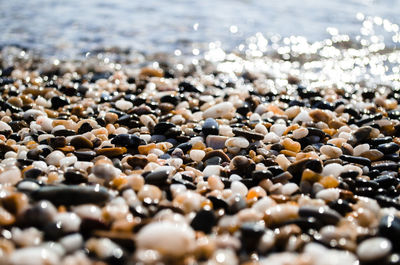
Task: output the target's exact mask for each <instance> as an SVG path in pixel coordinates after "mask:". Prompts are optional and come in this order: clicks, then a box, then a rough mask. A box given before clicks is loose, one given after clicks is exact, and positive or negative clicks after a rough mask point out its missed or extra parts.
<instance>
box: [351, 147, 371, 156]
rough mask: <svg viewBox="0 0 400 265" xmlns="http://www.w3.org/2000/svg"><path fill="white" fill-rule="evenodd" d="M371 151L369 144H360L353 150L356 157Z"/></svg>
mask: <svg viewBox="0 0 400 265" xmlns="http://www.w3.org/2000/svg"><path fill="white" fill-rule="evenodd" d="M368 150H369V144H359V145H357V146H356V147H354V149H353V155H354V156H360V155H361V154H362V153H364V152H367V151H368Z"/></svg>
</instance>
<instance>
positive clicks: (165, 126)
mask: <svg viewBox="0 0 400 265" xmlns="http://www.w3.org/2000/svg"><path fill="white" fill-rule="evenodd" d="M175 127H176V125H175V124H173V123H171V122H159V123H157V124H156V125H155V126H154V131H153V134H157V135H165V134H166V133H167V132H168V130H170V129H172V128H175Z"/></svg>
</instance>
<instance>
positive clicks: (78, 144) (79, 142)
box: [70, 135, 93, 149]
mask: <svg viewBox="0 0 400 265" xmlns="http://www.w3.org/2000/svg"><path fill="white" fill-rule="evenodd" d="M70 145H72V146H73V147H75V149H82V148H88V149H92V148H93V143H92V142H91V141H90V140H89V139H88V138H86V137H84V136H82V135H77V136H74V137H73V138H72V139H71V142H70Z"/></svg>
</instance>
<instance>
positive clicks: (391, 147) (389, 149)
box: [377, 143, 400, 154]
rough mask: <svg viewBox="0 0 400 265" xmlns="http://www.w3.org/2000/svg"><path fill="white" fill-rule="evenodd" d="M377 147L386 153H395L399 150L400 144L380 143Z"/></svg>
mask: <svg viewBox="0 0 400 265" xmlns="http://www.w3.org/2000/svg"><path fill="white" fill-rule="evenodd" d="M377 149H378V150H379V151H381V152H382V153H384V154H393V153H395V152H397V151H399V149H400V146H399V145H398V144H396V143H386V144H380V145H378V147H377Z"/></svg>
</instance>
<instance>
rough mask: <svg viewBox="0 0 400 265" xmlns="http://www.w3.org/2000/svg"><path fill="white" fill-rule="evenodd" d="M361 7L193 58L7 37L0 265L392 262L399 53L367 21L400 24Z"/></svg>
mask: <svg viewBox="0 0 400 265" xmlns="http://www.w3.org/2000/svg"><path fill="white" fill-rule="evenodd" d="M360 19H362V20H363V23H362V25H363V26H362V29H364V32H365V34H364V37H362V38H359V39H356V40H355V39H353V38H352V37H349V36H348V35H344V34H339V32H336V31H335V30H333V29H331V31H330V34H331V36H330V37H329V38H327V39H324V40H322V41H316V42H309V41H307V40H306V39H305V38H303V37H287V38H276V37H271V38H269V37H267V36H265V35H263V34H256V35H254V36H252V37H250V38H249V39H247V40H246V41H245V42H244V44H242V45H241V46H240V45H239V48H237V49H232V50H226V49H223V48H222V47H221V45H220V44H219V43H218V42H217V43H209V45H208V47H207V48H205V49H203V50H201V51H199V50H197V49H196V52H194V53H192V54H191V55H185V54H184V55H182V54H181V53H180V51H179V52H177V51H176V50H175V51H174V52H170V53H168V52H167V53H165V52H163V53H161V52H157V53H139V52H135V51H132V50H125V49H118V48H104V49H101V50H97V51H92V52H90V53H87V54H86V55H85V56H84V58H80V59H77V58H73V59H62V58H54V57H51V56H42V55H38V54H37V53H35V52H34V50H32V49H27V48H24V47H19V46H18V45H6V46H3V47H2V48H1V50H0V65H1V68H0V91H1V99H0V264H7V265H30V264H32V265H59V264H61V265H75V264H76V265H78V264H79V265H91V264H95V265H105V264H129V265H133V264H143V265H153V264H154V265H155V264H157V265H161V264H165V265H169V264H177V265H180V264H182V265H194V264H199V265H203V264H204V265H225V264H226V265H235V264H243V265H275V264H276V265H284V264H301V265H334V264H340V265H347V264H348V265H356V264H357V265H371V264H383V265H386V264H387V265H389V264H400V243H399V240H398V239H399V237H400V197H399V196H400V177H399V162H400V156H399V152H400V107H399V102H400V78H399V72H400V68H399V65H400V50H399V49H398V46H396V45H394V46H393V45H392V46H390V45H387V39H386V40H385V39H383V38H381V37H379V36H377V35H374V33H373V31H372V28H373V27H376V28H379V27H381V28H384V29H385V30H386V33H387V32H389V33H390V34H391V37H392V40H393V41H394V42H397V41H399V42H400V35H399V29H398V26H397V25H396V24H394V23H391V22H389V21H387V20H385V21H386V22H384V21H383V20H379V19H377V18H376V17H362V18H360ZM385 23H386V24H385ZM385 25H386V26H385ZM389 29H390V30H389ZM368 30H370V31H368Z"/></svg>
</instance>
